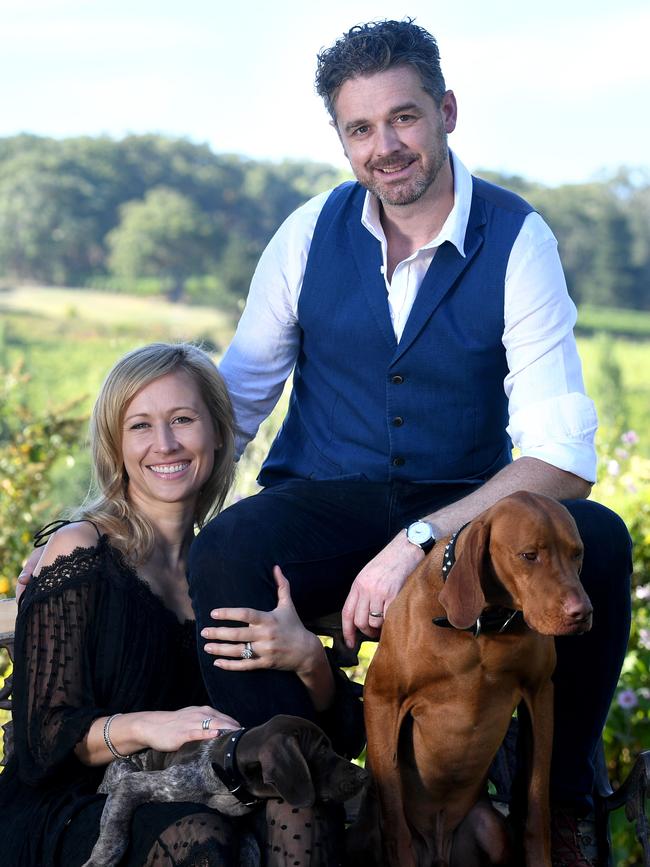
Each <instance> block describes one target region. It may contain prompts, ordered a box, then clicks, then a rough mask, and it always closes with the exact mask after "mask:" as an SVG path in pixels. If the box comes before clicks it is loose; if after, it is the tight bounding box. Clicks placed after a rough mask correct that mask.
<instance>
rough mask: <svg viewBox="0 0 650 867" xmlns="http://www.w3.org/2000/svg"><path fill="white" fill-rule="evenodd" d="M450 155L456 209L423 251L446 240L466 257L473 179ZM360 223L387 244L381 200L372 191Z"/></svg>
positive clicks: (425, 245)
mask: <svg viewBox="0 0 650 867" xmlns="http://www.w3.org/2000/svg"><path fill="white" fill-rule="evenodd" d="M450 155H451V164H452V168H453V172H454V206H453V208H452V209H451V211H450V212H449V216H448V217H447V219H446V220H445V223H444V225H443V227H442V229H441V230H440V232H439V233H438V235H436V237H435V238H432V239H431V240H430V241H429V242H428V243H427V244H424V246H423V247H421V248H420V249H422V250H426V249H428V248H431V247H440V245H441V244H443V243H444V242H445V241H449V242H450V243H451V244H453V245H454V247H456V249H457V250H458V252H459V253H460V255H461V256H463V257H464V256H465V233H466V232H467V222H468V220H469V211H470V208H471V205H472V176H471V175H470V173H469V171H468V170H467V168H466V167H465V166H464V165H463V163H462V162H461V161H460V160H459V159H458V157H457V156H456V154H455V153H453V151H450ZM361 224H362V225H363V226H364V227H365V228H366V229H367V230H368V231H369V232H370V233H371V234H372V235H374V237H375V238H377V240H378V241H380V242H382V243H386V236H385V235H384V230H383V227H382V225H381V220H380V218H379V200H378V199H377V197H376V196H375V195H373V194H372V193H370V192H366V197H365V200H364V203H363V211H362V213H361Z"/></svg>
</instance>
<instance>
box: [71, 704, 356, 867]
mask: <svg viewBox="0 0 650 867" xmlns="http://www.w3.org/2000/svg"><path fill="white" fill-rule="evenodd" d="M366 777H367V774H366V771H364V770H363V769H362V768H359V767H357V766H356V765H354V764H352V762H348V761H346V760H345V759H343V758H341V757H340V756H338V755H337V754H336V753H335V752H334V751H333V750H332V746H331V744H330V742H329V740H328V738H327V737H326V736H325V735H324V734H323V732H322V731H321V730H320V729H319V728H318V726H316V725H314V724H313V723H311V722H308V721H307V720H304V719H299V718H298V717H291V716H275V717H273V718H272V719H271V720H269V722H267V723H265V724H264V725H261V726H256V727H255V728H251V729H239V730H238V731H224V732H223V733H222V734H220V735H218V736H217V737H215V738H214V739H213V740H210V741H196V742H192V743H187V744H184V746H182V747H181V748H180V750H177V751H176V752H173V753H163V752H158V751H157V750H145V751H143V752H141V753H138V754H136V755H135V756H133V757H132V758H131V759H126V760H121V759H118V760H117V761H114V762H111V764H110V765H109V766H108V768H107V770H106V773H105V774H104V780H103V782H102V785H101V787H100V790H99V791H100V792H102V793H104V794H107V795H108V798H107V799H106V804H105V806H104V811H103V813H102V821H101V832H100V835H99V838H98V840H97V842H96V843H95V846H94V848H93V851H92V853H91V856H90V858H89V859H88V861H86V862H85V864H84V865H83V867H112V865H115V864H117V863H118V862H119V860H120V858H121V857H122V855H123V854H124V852H125V850H126V848H127V846H128V842H129V824H130V821H131V816H132V815H133V811H134V810H135V808H136V807H137V806H138V805H139V804H142V803H144V802H146V801H191V802H193V803H199V804H206V805H207V806H208V807H211V808H213V809H215V810H218V811H219V812H220V813H223V814H224V815H226V816H241V815H244V814H245V813H248V812H250V811H251V810H252V809H253V808H254V807H256V806H257V805H258V804H259V802H260V801H261V800H263V799H266V798H278V797H280V798H284V800H286V801H287V802H288V803H289V804H291V805H292V806H294V807H307V806H312V805H313V804H314V803H315V802H316V800H321V801H327V800H331V801H338V802H343V801H346V800H348V798H351V797H352V796H353V795H356V794H357V792H359V791H360V790H361V788H362V786H363V785H364V782H365V780H366Z"/></svg>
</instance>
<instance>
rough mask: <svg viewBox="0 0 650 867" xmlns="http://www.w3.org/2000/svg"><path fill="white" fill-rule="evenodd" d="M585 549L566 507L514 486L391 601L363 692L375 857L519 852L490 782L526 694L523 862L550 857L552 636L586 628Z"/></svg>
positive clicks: (402, 862) (462, 861)
mask: <svg viewBox="0 0 650 867" xmlns="http://www.w3.org/2000/svg"><path fill="white" fill-rule="evenodd" d="M582 553H583V548H582V542H581V540H580V537H579V535H578V532H577V529H576V526H575V523H574V521H573V519H572V518H571V516H570V515H569V513H568V511H567V510H566V509H565V508H564V507H563V506H561V505H560V504H559V503H557V502H556V501H554V500H551V499H549V498H548V497H543V496H538V495H534V494H530V493H525V492H519V493H516V494H513V495H511V496H508V497H505V498H504V499H502V500H500V501H499V502H498V503H496V504H495V505H494V506H493V507H492V508H490V509H488V510H487V511H486V512H484V513H483V514H481V515H480V516H479V517H478V518H476V519H475V520H473V521H472V522H471V523H470V524H468V525H466V526H465V527H464V528H463V529H462V530H461V531H459V532H458V533H457V534H456V535H455V536H453V537H452V538H451V539H450V540H446V541H442V542H438V543H437V544H436V546H435V548H434V549H433V551H432V552H431V553H430V554H429V555H428V556H427V557H426V559H425V560H424V561H423V563H422V564H421V565H420V566H419V567H418V569H417V570H416V571H415V572H414V573H413V575H411V576H410V578H409V579H408V581H407V583H406V584H405V586H404V588H403V589H402V591H401V592H400V593H399V595H398V596H397V598H396V599H395V601H394V602H393V603H392V605H391V606H390V609H389V610H388V612H387V615H386V620H385V623H384V628H383V631H382V635H381V641H380V643H379V647H378V649H377V653H376V655H375V658H374V660H373V662H372V665H371V667H370V670H369V671H368V676H367V679H366V684H365V691H364V707H365V714H366V728H367V736H368V757H369V760H370V768H371V772H372V775H373V777H374V781H375V785H376V789H377V791H376V797H377V801H378V807H379V812H380V814H381V828H382V830H381V834H382V844H383V854H382V855H380V856H379V860H378V863H380V864H383V863H387V864H389V865H391V867H412V865H418V867H420V865H422V867H424V865H426V867H431V865H432V864H433V865H436V867H443V865H445V867H446V865H449V864H452V865H454V867H456V865H458V867H470V865H473V864H474V863H476V864H506V863H511V862H510V861H509V859H510V858H511V857H512V856H511V853H510V852H509V844H508V840H507V836H506V835H505V833H504V832H503V831H502V829H501V825H500V824H499V816H498V814H497V813H496V811H492V809H491V807H490V806H489V802H488V801H487V799H485V798H484V793H485V791H486V776H487V772H488V769H489V767H490V764H491V762H492V760H493V758H494V756H495V754H496V752H497V750H498V748H499V746H500V744H501V742H502V740H503V738H504V736H505V733H506V730H507V728H508V725H509V723H510V720H511V717H512V714H513V711H514V709H515V708H516V707H517V705H518V704H519V702H520V701H521V700H522V699H523V701H524V702H525V705H526V707H527V709H528V712H529V715H530V720H531V727H532V747H531V768H530V775H529V780H528V786H527V792H528V805H527V813H526V816H527V818H526V826H525V831H524V841H523V848H524V852H525V864H526V865H528V867H547V865H548V867H550V863H551V862H550V843H549V831H548V828H549V807H548V776H549V766H550V756H551V742H552V714H553V687H552V683H551V674H552V672H553V669H554V666H555V648H554V642H553V638H552V637H551V636H553V635H575V634H577V633H581V632H585V631H587V630H588V629H590V627H591V615H592V609H591V603H590V602H589V599H588V597H587V596H586V594H585V592H584V590H583V588H582V585H581V583H580V578H579V575H580V568H581V564H582ZM461 823H462V827H460V829H459V826H461ZM457 829H459V830H458V831H457ZM456 831H457V833H456V834H455V833H454V832H456ZM516 863H517V864H518V865H521V861H520V860H518V861H516Z"/></svg>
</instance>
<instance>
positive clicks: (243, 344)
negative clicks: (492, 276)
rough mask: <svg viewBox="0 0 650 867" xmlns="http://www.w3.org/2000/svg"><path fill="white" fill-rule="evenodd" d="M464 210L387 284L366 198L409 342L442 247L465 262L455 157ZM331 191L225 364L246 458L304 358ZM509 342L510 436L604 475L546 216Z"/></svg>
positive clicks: (275, 259)
mask: <svg viewBox="0 0 650 867" xmlns="http://www.w3.org/2000/svg"><path fill="white" fill-rule="evenodd" d="M452 161H453V170H454V206H453V208H452V210H451V212H450V214H449V216H448V217H447V220H446V221H445V224H444V225H443V227H442V229H441V231H440V233H439V234H438V235H437V236H436V237H435V238H433V239H432V240H431V241H430V242H429V243H428V244H425V245H424V246H423V247H421V248H420V249H419V250H416V251H415V253H413V254H412V255H411V256H409V257H408V258H407V259H404V261H402V262H400V263H399V264H398V265H397V267H396V268H395V271H394V273H393V276H392V279H391V280H390V282H389V281H388V279H387V278H386V259H387V244H386V237H385V235H384V231H383V229H382V226H381V221H380V218H379V203H378V200H377V198H376V197H375V196H374V195H372V194H370V193H366V199H365V204H364V208H363V213H362V218H361V222H362V223H363V225H364V226H365V227H366V229H368V231H369V232H371V234H372V235H374V237H375V238H377V240H378V241H379V242H380V244H381V249H382V256H383V262H384V279H385V281H386V292H387V301H388V306H389V309H390V315H391V319H392V322H393V328H394V331H395V336H396V338H397V340H398V341H399V340H400V338H401V335H402V333H403V331H404V326H405V324H406V321H407V319H408V317H409V313H410V311H411V308H412V306H413V302H414V300H415V297H416V295H417V292H418V289H419V288H420V285H421V283H422V280H423V279H424V275H425V274H426V271H427V268H428V267H429V265H430V264H431V260H432V259H433V257H434V255H435V253H436V249H437V248H438V247H439V246H440V245H441V244H442V243H443V242H445V241H449V242H450V243H452V244H453V245H454V246H455V247H456V248H457V249H458V251H459V252H460V254H461V255H462V256H464V255H465V252H464V240H465V233H466V230H467V221H468V218H469V211H470V207H471V200H472V178H471V175H470V173H469V172H468V170H467V169H466V168H465V166H464V165H463V164H462V163H461V161H460V160H459V159H458V157H456V155H455V154H452ZM330 192H331V190H329V191H327V192H326V193H321V194H320V195H318V196H316V197H315V198H313V199H311V200H310V201H308V202H307V203H306V204H304V205H303V206H302V207H300V208H298V209H297V210H296V211H294V212H293V214H291V215H290V216H289V217H288V218H287V219H286V220H285V222H284V223H283V224H282V225H281V226H280V228H279V229H278V231H277V232H276V234H275V235H274V237H273V238H272V239H271V241H270V242H269V245H268V246H267V248H266V250H265V251H264V253H263V254H262V256H261V258H260V261H259V264H258V266H257V268H256V270H255V274H254V276H253V280H252V282H251V287H250V292H249V295H248V299H247V302H246V306H245V308H244V311H243V313H242V316H241V319H240V321H239V325H238V328H237V332H236V333H235V336H234V337H233V340H232V342H231V344H230V347H229V348H228V351H227V352H226V354H225V356H224V358H223V361H222V363H221V365H220V370H221V373H222V374H223V376H224V377H225V379H226V382H227V384H228V388H229V390H230V394H231V396H232V399H233V404H234V408H235V416H236V419H237V426H238V442H237V451H238V454H241V452H242V451H243V450H244V448H245V446H246V444H247V443H248V442H249V441H250V440H252V439H253V438H254V436H255V434H256V433H257V430H258V427H259V425H260V424H261V422H262V421H263V420H264V419H265V418H266V417H267V416H268V415H269V413H270V412H271V410H272V409H273V407H274V406H275V404H276V403H277V401H278V399H279V397H280V394H281V393H282V389H283V386H284V383H285V381H286V379H287V378H288V376H289V375H290V373H291V371H292V369H293V367H294V364H295V362H296V359H297V355H298V348H299V342H300V325H299V323H298V299H299V296H300V290H301V288H302V280H303V276H304V273H305V265H306V263H307V256H308V254H309V248H310V245H311V239H312V235H313V232H314V227H315V225H316V221H317V219H318V216H319V214H320V212H321V209H322V207H323V205H324V204H325V202H326V200H327V198H328V196H329V194H330ZM504 308H505V309H504V322H505V327H504V331H503V345H504V347H505V351H506V358H507V362H508V371H509V372H508V375H507V376H506V378H505V381H504V384H503V385H504V390H505V393H506V395H507V397H508V413H509V422H508V427H507V431H508V434H509V435H510V438H511V439H512V442H513V444H514V445H515V446H516V447H517V448H519V450H520V452H521V455H522V456H523V455H527V456H530V457H534V458H538V459H540V460H542V461H546V463H549V464H552V465H553V466H556V467H559V468H560V469H563V470H568V471H569V472H572V473H575V474H576V475H577V476H580V477H581V478H583V479H586V480H587V481H589V482H593V481H595V478H596V452H595V448H594V434H595V431H596V427H597V419H596V411H595V408H594V405H593V402H592V401H591V400H590V399H589V398H588V397H587V396H586V395H585V393H584V384H583V380H582V369H581V365H580V358H579V357H578V352H577V349H576V344H575V339H574V336H573V326H574V325H575V321H576V308H575V306H574V304H573V302H572V301H571V299H570V298H569V295H568V293H567V288H566V281H565V278H564V272H563V271H562V266H561V264H560V259H559V256H558V252H557V241H556V239H555V237H554V235H553V233H552V232H551V230H550V229H549V227H548V226H547V225H546V223H545V222H544V221H543V220H542V218H541V217H540V216H539V214H537V213H531V214H528V215H527V216H526V218H525V219H524V222H523V225H522V227H521V230H520V232H519V235H518V236H517V238H516V240H515V242H514V244H513V246H512V250H511V252H510V257H509V259H508V265H507V268H506V276H505V292H504Z"/></svg>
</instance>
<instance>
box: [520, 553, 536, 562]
mask: <svg viewBox="0 0 650 867" xmlns="http://www.w3.org/2000/svg"><path fill="white" fill-rule="evenodd" d="M521 556H522V557H523V558H524V560H530V561H532V560H537V551H522V552H521Z"/></svg>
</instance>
